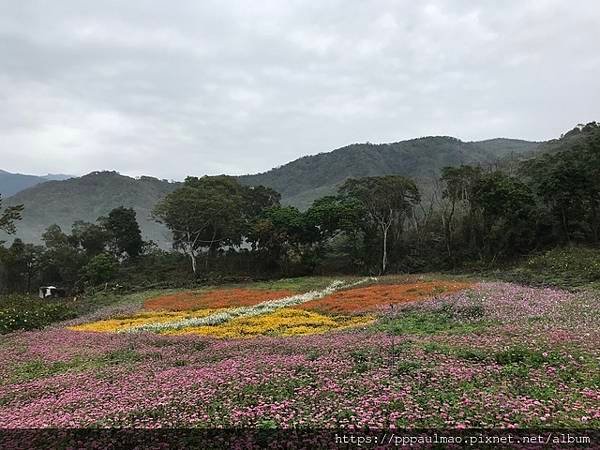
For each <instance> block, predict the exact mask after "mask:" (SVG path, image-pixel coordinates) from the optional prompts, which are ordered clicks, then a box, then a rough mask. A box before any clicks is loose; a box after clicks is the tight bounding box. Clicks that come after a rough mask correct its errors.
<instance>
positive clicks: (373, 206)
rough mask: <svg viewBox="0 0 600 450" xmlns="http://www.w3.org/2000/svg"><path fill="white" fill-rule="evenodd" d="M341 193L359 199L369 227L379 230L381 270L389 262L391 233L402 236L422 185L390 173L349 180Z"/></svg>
mask: <svg viewBox="0 0 600 450" xmlns="http://www.w3.org/2000/svg"><path fill="white" fill-rule="evenodd" d="M339 192H340V195H342V196H344V197H347V198H349V199H353V200H354V201H356V202H358V203H359V204H360V205H361V207H362V209H363V210H364V211H365V213H366V217H365V219H366V224H365V225H366V227H365V228H370V229H371V230H372V229H375V230H377V232H378V233H380V235H379V236H380V239H381V246H382V257H381V270H380V273H381V274H383V273H385V271H386V268H387V263H388V236H389V235H392V236H397V237H399V236H400V235H401V234H402V233H403V231H404V222H405V220H406V219H407V218H408V217H410V216H411V215H412V213H413V210H414V207H415V206H416V205H417V204H418V203H419V202H420V201H421V196H420V194H419V189H418V188H417V185H416V184H415V182H414V181H413V180H411V179H408V178H405V177H401V176H397V175H387V176H382V177H365V178H358V179H349V180H347V181H346V182H345V183H344V184H343V185H342V187H340V190H339Z"/></svg>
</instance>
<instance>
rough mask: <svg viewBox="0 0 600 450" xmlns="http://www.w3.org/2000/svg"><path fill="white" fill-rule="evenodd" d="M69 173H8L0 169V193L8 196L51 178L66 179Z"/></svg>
mask: <svg viewBox="0 0 600 450" xmlns="http://www.w3.org/2000/svg"><path fill="white" fill-rule="evenodd" d="M68 178H71V176H70V175H55V174H48V175H44V176H37V175H24V174H22V173H10V172H6V171H4V170H0V195H2V197H4V198H5V197H9V196H11V195H14V194H16V193H17V192H20V191H22V190H23V189H27V188H29V187H32V186H35V185H36V184H40V183H44V182H46V181H51V180H66V179H68Z"/></svg>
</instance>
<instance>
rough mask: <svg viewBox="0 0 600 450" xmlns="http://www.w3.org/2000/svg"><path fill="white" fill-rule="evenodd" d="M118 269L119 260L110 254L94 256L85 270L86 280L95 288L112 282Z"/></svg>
mask: <svg viewBox="0 0 600 450" xmlns="http://www.w3.org/2000/svg"><path fill="white" fill-rule="evenodd" d="M117 269H118V262H117V260H116V259H115V258H114V257H113V256H112V255H109V254H108V253H101V254H99V255H96V256H94V257H93V258H92V259H91V260H90V262H88V263H87V264H86V265H85V267H84V268H83V273H84V277H85V280H86V281H87V282H89V283H90V284H91V285H93V286H95V285H98V284H101V283H106V282H108V281H111V280H112V279H113V278H114V277H115V275H116V273H117Z"/></svg>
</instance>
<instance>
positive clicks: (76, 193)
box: [0, 136, 540, 248]
mask: <svg viewBox="0 0 600 450" xmlns="http://www.w3.org/2000/svg"><path fill="white" fill-rule="evenodd" d="M539 146H540V143H538V142H530V141H524V140H518V139H506V138H496V139H488V140H485V141H472V142H464V141H461V140H460V139H457V138H454V137H450V136H427V137H422V138H416V139H410V140H406V141H400V142H394V143H385V144H371V143H364V144H351V145H348V146H345V147H340V148H338V149H335V150H332V151H330V152H322V153H318V154H316V155H308V156H303V157H301V158H298V159H296V160H294V161H291V162H289V163H287V164H284V165H282V166H279V167H276V168H274V169H271V170H269V171H266V172H262V173H259V174H253V175H242V176H238V177H236V178H237V179H238V180H239V181H240V182H241V183H243V184H246V185H259V184H262V185H265V186H268V187H271V188H273V189H275V190H277V191H278V192H280V193H281V194H282V203H283V204H288V205H294V206H297V207H299V208H301V209H304V208H306V207H308V206H310V204H311V203H312V201H313V200H315V199H316V198H319V197H322V196H324V195H328V194H332V193H334V192H335V190H336V188H337V186H338V185H339V184H340V183H342V182H343V181H344V180H346V179H347V178H350V177H360V176H378V175H390V174H397V175H405V176H410V177H413V178H415V179H416V180H417V182H418V183H419V184H420V185H421V186H426V185H427V183H428V182H430V180H431V179H432V178H433V177H436V176H437V175H438V174H439V170H440V169H441V168H442V167H444V166H453V165H454V166H455V165H460V164H480V165H485V164H491V163H494V162H495V161H498V160H501V159H503V158H507V157H510V156H511V155H516V156H517V157H521V156H522V155H527V154H529V153H531V152H535V151H536V150H537V149H538V147H539ZM191 175H194V174H191ZM178 185H179V183H178V182H169V181H167V180H160V179H158V178H153V177H148V176H143V177H139V178H132V177H128V176H126V175H121V174H119V173H117V172H115V171H95V172H91V173H89V174H87V175H84V176H82V177H77V178H70V179H67V180H62V181H46V182H44V183H39V184H36V185H34V186H31V187H29V188H27V189H25V190H22V191H20V192H18V193H16V194H14V195H12V196H10V197H8V198H7V199H6V201H5V205H6V206H8V205H15V204H24V205H25V211H24V213H23V220H22V221H21V222H20V223H19V224H18V227H17V228H18V232H17V235H16V237H20V238H22V239H23V240H25V241H27V242H39V241H40V237H41V234H42V233H43V231H44V230H45V229H46V228H47V227H48V226H49V225H51V224H53V223H56V224H58V225H60V226H61V227H62V228H63V229H64V230H65V231H69V230H70V229H71V226H72V224H73V222H74V221H75V220H84V221H87V222H94V221H96V219H97V218H98V217H99V216H103V215H106V214H108V212H109V211H110V210H111V209H113V208H115V207H118V206H125V207H132V208H134V209H135V210H136V213H137V218H138V221H139V223H140V227H141V229H142V233H143V237H144V239H151V240H154V241H155V242H157V243H158V244H159V245H161V247H163V248H166V247H168V245H169V240H170V239H169V236H170V235H169V232H168V230H167V229H166V228H164V227H163V226H162V225H160V224H157V223H156V222H154V221H153V219H152V217H151V211H152V209H153V207H154V205H155V204H156V203H157V202H158V201H159V200H161V199H162V198H163V197H164V196H165V195H166V194H167V193H169V192H171V191H172V190H174V189H175V188H176V187H177V186H178ZM8 238H9V237H8V236H6V235H2V236H0V240H2V239H8Z"/></svg>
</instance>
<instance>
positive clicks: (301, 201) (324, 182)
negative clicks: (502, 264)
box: [239, 136, 539, 208]
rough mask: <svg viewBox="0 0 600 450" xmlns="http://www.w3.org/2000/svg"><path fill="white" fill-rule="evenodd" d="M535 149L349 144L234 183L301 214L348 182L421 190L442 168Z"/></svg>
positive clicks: (447, 142) (499, 143) (441, 141)
mask: <svg viewBox="0 0 600 450" xmlns="http://www.w3.org/2000/svg"><path fill="white" fill-rule="evenodd" d="M538 146H539V143H537V142H528V141H522V140H516V139H491V140H487V141H479V142H463V141H461V140H459V139H456V138H453V137H447V136H436V137H424V138H419V139H411V140H409V141H402V142H396V143H393V144H370V143H367V144H353V145H349V146H347V147H342V148H339V149H337V150H334V151H332V152H329V153H319V154H317V155H314V156H305V157H302V158H300V159H297V160H295V161H293V162H290V163H288V164H285V165H283V166H281V167H277V168H275V169H272V170H269V171H268V172H264V173H260V174H257V175H245V176H242V177H239V179H240V181H241V182H242V183H244V184H247V185H259V184H262V185H264V186H269V187H271V188H273V189H275V190H276V191H278V192H280V193H281V194H282V200H283V202H284V203H286V204H290V205H295V206H298V207H299V208H306V207H308V206H310V204H311V203H312V201H313V200H315V199H317V198H319V197H322V196H324V195H328V194H331V193H333V192H335V191H336V189H337V187H338V186H339V185H340V184H341V183H343V182H344V180H346V179H347V178H351V177H363V176H378V175H392V174H397V175H405V176H409V177H412V178H415V179H416V180H417V181H418V182H420V184H423V183H427V180H428V179H431V178H434V177H437V176H438V175H439V171H440V169H441V168H442V167H445V166H458V165H461V164H482V165H487V164H491V163H494V162H496V161H500V160H503V159H506V158H510V157H515V158H519V157H521V156H522V155H526V154H530V153H531V152H534V151H535V150H536V149H537V148H538Z"/></svg>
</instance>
